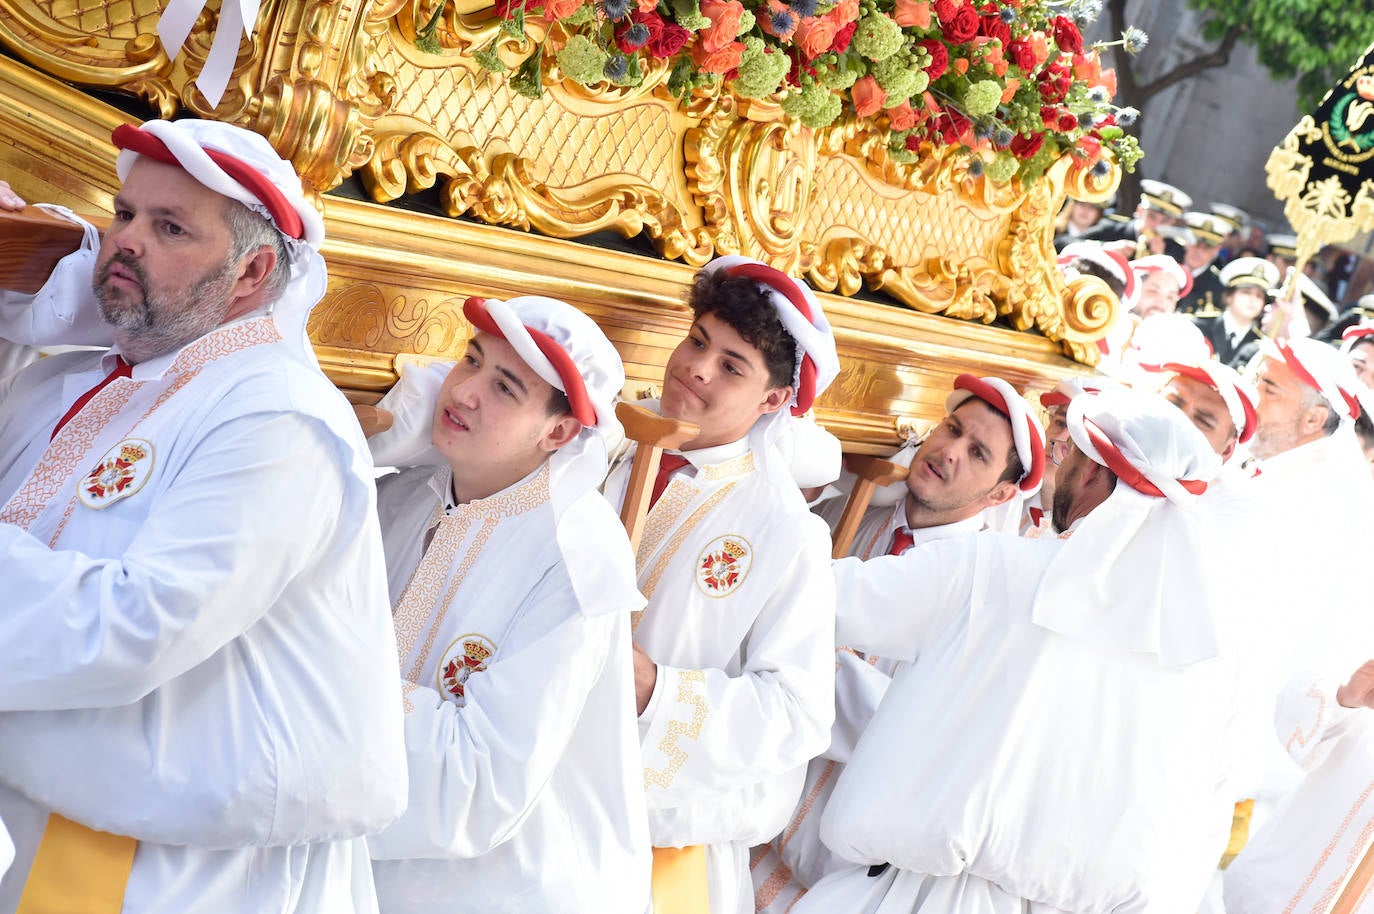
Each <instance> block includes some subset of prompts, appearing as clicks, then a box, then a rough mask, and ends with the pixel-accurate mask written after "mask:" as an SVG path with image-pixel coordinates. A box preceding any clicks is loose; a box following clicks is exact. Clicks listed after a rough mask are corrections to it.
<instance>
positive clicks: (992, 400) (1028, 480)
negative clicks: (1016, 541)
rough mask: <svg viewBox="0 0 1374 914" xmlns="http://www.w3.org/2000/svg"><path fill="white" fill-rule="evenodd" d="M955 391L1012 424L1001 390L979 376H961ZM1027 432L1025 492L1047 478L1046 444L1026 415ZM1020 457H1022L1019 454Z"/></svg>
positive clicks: (956, 383) (1021, 484) (1022, 488)
mask: <svg viewBox="0 0 1374 914" xmlns="http://www.w3.org/2000/svg"><path fill="white" fill-rule="evenodd" d="M954 389H955V390H966V391H968V392H969V393H971V394H973V395H974V396H975V397H977V398H978V399H979V400H982V401H983V402H984V403H986V404H987V405H989V406H991V407H992V408H993V409H995V410H997V411H998V412H999V413H1001V414H1002V415H1003V416H1005V417H1006V419H1007V422H1011V410H1010V409H1008V408H1007V399H1006V397H1004V396H1002V392H1001V391H1000V390H998V389H997V388H996V387H993V386H992V385H991V384H989V383H988V382H986V381H984V380H983V379H982V378H980V377H978V376H977V375H971V374H961V375H959V377H957V378H955V379H954ZM1042 402H1043V398H1042ZM1066 402H1067V401H1066ZM1026 432H1027V434H1028V436H1029V438H1030V452H1031V453H1030V466H1029V467H1026V468H1025V474H1024V475H1023V476H1022V477H1021V481H1020V484H1019V488H1020V489H1021V490H1022V491H1023V492H1028V491H1030V490H1031V489H1033V488H1035V487H1036V486H1038V485H1040V480H1041V479H1043V478H1044V476H1045V442H1044V439H1043V437H1042V436H1041V434H1040V432H1039V431H1037V430H1036V428H1035V422H1034V421H1033V420H1032V419H1031V417H1030V414H1027V415H1026ZM1015 440H1016V437H1015V436H1014V435H1013V436H1012V441H1015ZM1018 456H1021V455H1019V454H1018ZM1023 462H1024V461H1023Z"/></svg>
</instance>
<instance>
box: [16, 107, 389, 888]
mask: <svg viewBox="0 0 1374 914" xmlns="http://www.w3.org/2000/svg"><path fill="white" fill-rule="evenodd" d="M114 141H115V144H116V145H117V146H119V147H120V148H121V149H122V150H123V151H122V152H121V153H120V157H119V161H118V172H119V175H120V177H121V180H122V182H123V186H122V188H121V190H120V192H119V193H118V194H117V195H116V197H115V220H114V223H113V225H112V226H111V228H110V230H109V231H108V232H107V233H106V235H105V238H104V240H103V242H102V244H101V246H100V249H99V252H98V254H97V255H95V256H93V257H91V259H90V260H87V263H88V264H90V263H92V261H93V269H94V285H93V286H91V285H90V284H89V280H90V278H91V275H92V273H91V271H90V269H87V271H86V273H85V276H86V279H87V287H86V289H85V291H84V296H86V297H91V296H92V295H93V300H83V301H63V302H61V303H60V304H61V305H62V306H63V307H65V308H68V309H70V310H69V312H68V313H70V314H78V313H80V314H83V315H85V319H86V320H87V322H88V324H89V323H93V322H92V321H91V318H90V315H91V314H92V312H93V311H94V312H95V313H98V314H100V315H102V316H103V318H104V321H105V325H104V329H105V330H106V332H107V334H108V338H107V339H106V340H105V341H106V342H113V344H114V348H113V349H112V350H111V351H110V352H109V353H108V354H104V355H102V354H100V353H89V352H75V353H68V354H64V355H59V356H54V357H51V358H48V359H44V360H42V361H41V362H39V363H37V364H35V365H32V366H30V367H28V368H27V369H25V370H23V371H21V372H20V373H18V374H17V375H15V376H14V377H13V378H11V379H10V380H9V382H8V383H7V384H6V385H5V389H4V391H3V393H0V501H3V504H4V507H3V508H0V566H2V567H3V573H0V577H3V580H4V581H5V587H6V588H7V601H6V612H5V613H4V614H3V618H0V658H3V659H2V660H0V712H3V713H0V819H3V820H4V822H5V825H6V827H7V828H8V829H9V830H10V833H11V835H12V837H13V839H14V843H15V846H16V859H15V863H14V865H13V867H12V868H11V869H10V871H9V872H8V873H7V874H6V875H5V877H4V879H3V880H0V911H5V912H11V911H16V910H17V911H19V912H21V914H27V912H29V911H82V912H105V911H121V910H122V911H123V912H125V914H136V912H152V911H159V912H161V911H192V910H195V911H286V910H291V911H297V912H320V914H325V912H329V914H334V912H353V911H375V910H376V898H375V894H374V891H373V887H372V875H371V867H370V865H369V861H368V858H367V849H366V846H365V844H364V841H363V839H362V836H363V835H364V834H366V833H368V832H370V831H375V830H377V829H379V828H381V827H383V826H384V825H386V824H387V823H388V822H390V821H391V820H393V819H394V818H395V817H396V816H397V815H398V814H399V813H400V811H401V808H402V805H403V803H404V799H405V767H404V755H403V752H402V745H403V744H402V734H401V716H400V713H399V708H400V702H401V696H400V690H399V687H398V684H397V683H396V680H395V675H394V670H395V663H396V653H395V648H394V643H393V642H390V640H389V638H388V635H389V630H390V625H389V616H388V612H387V599H386V582H385V578H384V576H383V575H384V573H385V571H384V565H383V558H382V549H381V542H380V535H379V531H378V527H377V522H376V515H375V494H374V490H373V487H372V483H371V463H370V461H369V459H368V456H367V453H366V445H365V443H364V442H363V441H362V437H361V434H360V433H359V431H358V428H357V423H356V420H355V419H354V418H353V415H352V411H351V409H350V408H349V406H348V404H347V402H346V401H345V400H344V398H343V397H342V396H341V395H340V394H339V393H338V391H337V390H335V389H334V387H333V386H332V385H331V384H330V383H329V381H328V380H327V379H326V378H325V377H324V375H323V374H322V373H321V372H320V371H319V368H318V366H317V365H316V364H315V363H314V361H313V358H312V357H311V356H310V354H309V352H308V350H307V349H306V347H305V345H304V334H303V328H304V323H305V319H306V316H307V314H308V312H309V309H310V308H311V307H312V306H313V305H314V303H315V302H316V301H317V300H318V299H319V296H320V295H321V293H322V292H323V290H324V284H325V279H326V272H325V267H324V262H323V260H322V259H321V258H320V256H319V254H318V249H319V246H320V243H321V242H322V240H323V223H322V221H321V219H320V217H319V215H318V213H316V212H315V211H314V209H313V208H312V207H311V205H310V203H309V202H308V201H307V200H306V199H305V197H304V195H303V194H302V191H301V186H300V181H299V179H298V178H297V176H296V174H295V172H294V171H293V170H292V168H291V166H290V164H289V163H288V162H285V161H284V160H282V159H281V158H280V157H279V156H278V155H277V154H276V152H275V151H274V150H273V149H272V148H271V146H270V145H269V144H268V143H267V141H266V140H264V139H263V138H262V137H260V136H258V135H256V134H253V133H250V132H249V131H246V130H243V129H241V128H237V127H232V126H230V125H226V124H220V123H215V122H208V121H181V122H177V123H168V122H163V121H153V122H149V123H148V124H145V125H144V126H143V127H141V128H134V127H129V126H124V127H120V128H118V129H117V130H116V131H115V135H114ZM59 272H62V271H59ZM40 298H41V296H40ZM32 342H39V343H47V342H71V340H69V339H50V340H33V341H32Z"/></svg>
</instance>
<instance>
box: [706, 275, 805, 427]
mask: <svg viewBox="0 0 1374 914" xmlns="http://www.w3.org/2000/svg"><path fill="white" fill-rule="evenodd" d="M725 273H726V275H727V276H740V277H743V278H744V279H752V280H753V281H754V282H756V283H760V284H762V285H765V286H767V287H768V288H770V289H772V290H773V291H774V292H777V293H778V294H779V295H781V296H782V297H783V298H785V299H787V300H788V301H789V302H791V303H792V307H794V308H796V309H797V310H798V311H799V312H801V316H802V317H804V318H806V322H807V323H808V324H810V323H815V319H814V318H813V317H812V316H811V303H810V302H808V301H807V300H806V295H805V294H804V293H803V292H802V290H801V289H799V288H798V287H797V284H796V283H795V282H793V281H792V277H791V276H788V275H787V274H786V273H784V272H782V271H781V270H775V269H773V268H772V267H770V266H768V265H767V264H762V263H741V264H736V265H735V266H733V267H726V269H725ZM789 335H790V334H789ZM792 343H793V345H795V346H798V347H800V346H801V343H800V342H799V341H797V340H795V339H794V340H793V341H792ZM796 397H797V405H796V406H794V407H792V415H794V416H800V415H802V414H803V413H805V412H806V411H807V410H808V409H810V408H811V404H812V403H813V402H814V401H815V399H816V363H815V362H814V361H812V360H811V356H810V355H809V354H808V353H806V352H803V353H802V360H801V367H800V368H799V369H798V371H797V392H796Z"/></svg>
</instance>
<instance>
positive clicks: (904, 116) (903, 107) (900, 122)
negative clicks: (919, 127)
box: [887, 102, 917, 130]
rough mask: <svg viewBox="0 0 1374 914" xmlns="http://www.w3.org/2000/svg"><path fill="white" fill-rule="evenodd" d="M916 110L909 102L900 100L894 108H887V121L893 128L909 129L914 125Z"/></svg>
mask: <svg viewBox="0 0 1374 914" xmlns="http://www.w3.org/2000/svg"><path fill="white" fill-rule="evenodd" d="M916 121H917V118H916V112H915V111H914V110H913V109H912V107H911V103H910V102H902V103H901V104H900V105H898V106H897V107H895V108H888V109H887V122H888V123H889V124H890V125H891V126H892V129H893V130H910V129H911V128H912V127H915V126H916Z"/></svg>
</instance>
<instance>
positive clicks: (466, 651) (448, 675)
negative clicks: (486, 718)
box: [439, 635, 496, 706]
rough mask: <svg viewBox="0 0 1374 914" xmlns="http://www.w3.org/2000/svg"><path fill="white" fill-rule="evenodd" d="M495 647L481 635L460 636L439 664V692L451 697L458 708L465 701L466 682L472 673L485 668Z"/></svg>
mask: <svg viewBox="0 0 1374 914" xmlns="http://www.w3.org/2000/svg"><path fill="white" fill-rule="evenodd" d="M495 653H496V645H495V644H493V643H492V642H491V641H490V640H488V639H487V638H485V637H483V636H482V635H462V636H461V637H459V638H457V639H456V640H455V641H454V642H453V643H452V644H450V645H449V646H448V650H446V651H445V652H444V659H443V660H441V661H440V662H439V691H440V692H443V693H444V694H446V695H451V696H453V700H454V701H455V702H457V703H458V704H459V705H460V706H461V705H462V704H463V703H464V702H465V701H466V700H467V695H466V691H467V682H468V679H470V678H471V677H472V674H473V673H480V672H482V670H485V669H486V668H487V661H488V660H490V659H491V658H492V656H493V655H494V654H495Z"/></svg>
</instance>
